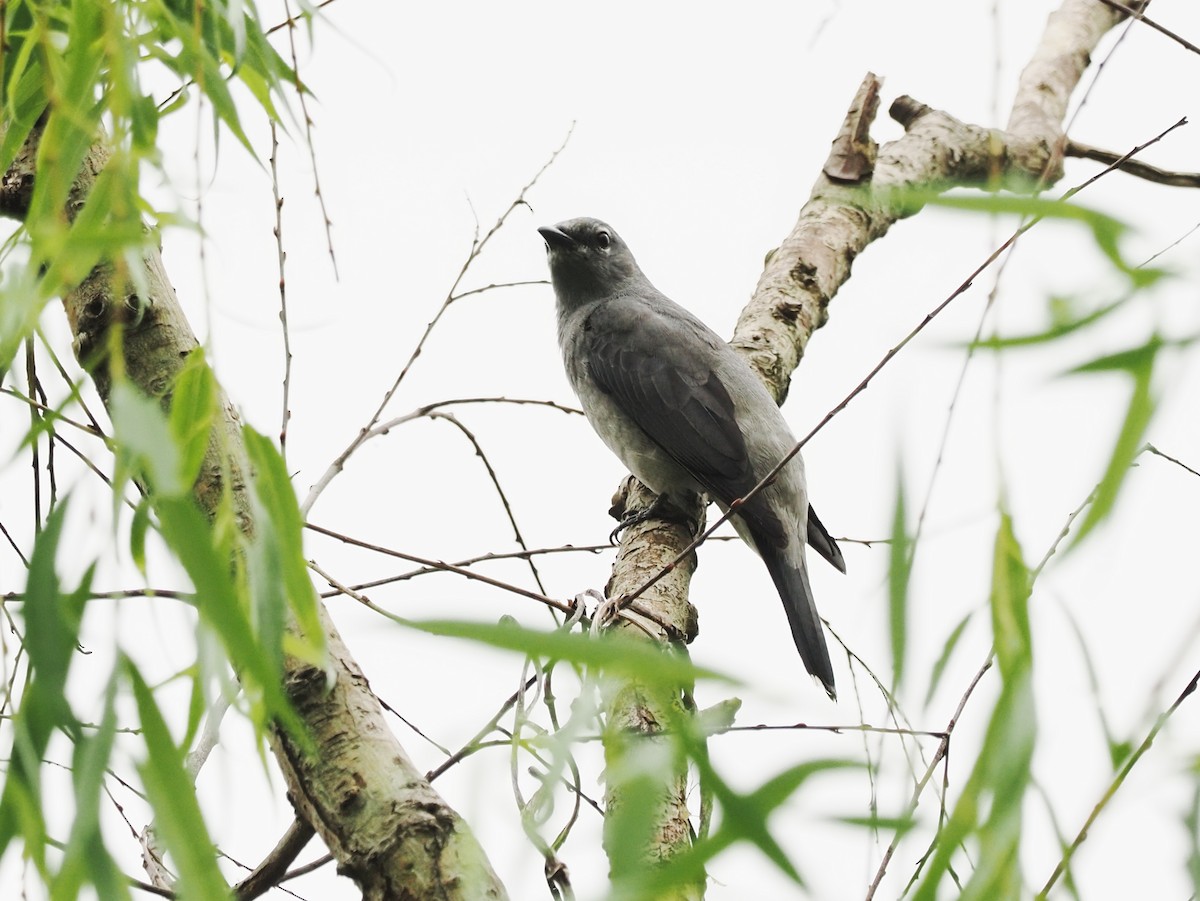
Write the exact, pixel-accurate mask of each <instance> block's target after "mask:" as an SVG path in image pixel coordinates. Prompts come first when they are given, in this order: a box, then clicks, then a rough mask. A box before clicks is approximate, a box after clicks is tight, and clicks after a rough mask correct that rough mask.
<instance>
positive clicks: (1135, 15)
mask: <svg viewBox="0 0 1200 901" xmlns="http://www.w3.org/2000/svg"><path fill="white" fill-rule="evenodd" d="M1100 2H1101V3H1103V4H1104V5H1105V6H1109V7H1112V8H1113V9H1116V10H1120V11H1121V12H1123V13H1125V15H1127V16H1129V17H1130V18H1131V19H1137V20H1138V21H1139V22H1141V23H1142V24H1143V25H1149V26H1150V27H1151V28H1153V29H1154V30H1155V31H1157V32H1158V33H1159V34H1162V35H1165V36H1166V37H1169V38H1170V39H1171V40H1173V41H1174V42H1175V43H1177V44H1179V45H1180V46H1181V47H1186V48H1187V49H1188V50H1191V51H1192V53H1200V47H1197V46H1196V45H1195V44H1193V43H1192V42H1191V41H1189V40H1188V39H1187V38H1185V37H1183V36H1182V35H1178V34H1176V33H1175V32H1173V31H1171V30H1170V29H1169V28H1164V27H1163V26H1162V25H1159V24H1158V23H1157V22H1155V21H1154V20H1153V19H1150V18H1147V17H1146V15H1145V14H1144V13H1143V12H1142V11H1141V10H1140V9H1135V8H1134V7H1132V6H1127V5H1126V4H1124V3H1118V2H1117V0H1100Z"/></svg>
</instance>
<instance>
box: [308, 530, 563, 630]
mask: <svg viewBox="0 0 1200 901" xmlns="http://www.w3.org/2000/svg"><path fill="white" fill-rule="evenodd" d="M304 527H305V528H306V529H311V530H312V531H314V532H318V533H320V534H321V535H327V536H329V537H330V538H336V539H337V540H338V541H341V542H342V543H344V544H352V545H354V546H355V547H361V548H365V549H367V550H369V551H375V552H376V553H377V554H386V555H387V556H389V557H398V558H399V559H401V560H408V561H409V562H410V563H419V564H420V565H422V566H430V567H433V568H434V569H440V570H442V571H444V572H449V573H456V574H458V575H460V576H463V577H464V578H467V579H472V580H474V581H476V582H483V583H484V584H485V585H491V586H492V587H493V588H501V589H503V590H504V591H509V592H512V593H513V594H519V595H521V596H522V597H527V598H531V599H532V600H535V601H538V602H539V603H542V604H545V605H546V606H547V607H553V608H554V609H555V610H559V611H561V612H563V613H565V614H567V615H568V616H569V615H570V614H571V613H572V612H573V610H574V609H575V608H574V607H573V606H572V605H571V604H566V603H563V602H562V601H558V600H555V599H554V598H551V597H546V595H544V594H538V593H537V592H536V591H529V590H528V589H525V588H521V587H520V586H519V585H512V584H510V583H508V582H502V581H500V580H499V579H493V578H491V577H490V576H485V575H482V574H480V573H477V572H473V571H472V570H469V569H465V568H463V567H461V566H455V565H454V564H453V563H446V562H444V561H441V560H430V559H429V558H427V557H418V556H416V555H415V554H406V553H405V552H404V551H397V550H395V549H393V548H387V547H383V546H382V545H378V544H371V543H370V542H369V541H362V540H360V539H358V538H352V537H350V536H349V535H345V534H343V533H341V532H335V531H334V530H333V529H326V528H324V527H323V526H318V525H315V524H313V523H311V522H309V523H305V524H304ZM309 565H310V566H312V565H314V564H312V563H310V564H309ZM322 576H323V577H324V574H322ZM330 584H333V583H330ZM343 590H344V591H345V592H347V593H350V594H351V595H352V596H356V595H355V594H354V592H352V591H351V590H350V589H349V588H345V589H343ZM372 608H373V609H376V610H378V611H379V612H381V613H385V614H387V611H385V610H383V609H382V608H379V607H376V606H375V605H374V604H372ZM387 615H389V616H392V615H393V614H387Z"/></svg>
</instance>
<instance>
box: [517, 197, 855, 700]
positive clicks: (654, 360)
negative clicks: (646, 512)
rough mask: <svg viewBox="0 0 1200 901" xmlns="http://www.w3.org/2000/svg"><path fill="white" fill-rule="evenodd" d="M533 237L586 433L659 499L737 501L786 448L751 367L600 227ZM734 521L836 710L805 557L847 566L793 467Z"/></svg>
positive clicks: (576, 226)
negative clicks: (542, 246)
mask: <svg viewBox="0 0 1200 901" xmlns="http://www.w3.org/2000/svg"><path fill="white" fill-rule="evenodd" d="M538 231H539V232H540V233H541V235H542V237H543V238H545V240H546V251H547V256H548V259H549V263H550V275H551V280H552V282H553V283H554V293H555V296H556V298H557V301H558V303H557V306H558V342H559V345H560V346H561V348H562V353H563V362H564V363H565V365H566V369H567V378H568V379H569V380H570V382H571V386H572V387H573V388H574V389H575V393H576V394H577V395H579V400H580V403H581V404H582V405H583V411H584V413H586V414H587V418H588V421H589V422H591V424H592V428H594V429H595V430H596V432H597V434H599V436H600V437H601V438H602V439H603V441H604V443H605V444H607V445H608V447H609V449H611V450H612V451H613V452H614V453H615V454H616V455H617V456H618V457H620V458H621V461H622V462H623V463H624V464H625V465H626V466H627V467H629V469H630V471H631V472H632V473H633V474H634V475H635V476H637V477H638V478H639V479H641V480H642V481H643V482H644V483H645V484H646V486H647V487H649V488H650V489H651V490H652V491H654V492H655V493H657V494H658V495H659V496H660V501H662V500H663V499H667V500H669V499H670V498H676V499H677V500H680V501H682V500H683V499H684V498H685V497H686V496H688V495H692V494H699V495H704V496H706V497H707V498H708V499H709V500H710V501H715V502H716V503H717V504H718V505H719V506H720V507H721V509H722V510H728V509H729V507H730V506H731V505H733V504H734V503H735V502H736V501H739V500H743V499H745V498H746V495H747V494H749V493H750V491H751V489H753V488H754V486H755V485H757V484H758V483H759V482H760V481H761V480H762V479H763V478H764V477H765V476H766V475H767V474H768V473H770V472H771V470H772V469H773V468H774V467H775V466H776V465H777V464H778V463H779V462H780V461H781V460H782V459H783V458H784V457H785V456H786V455H787V453H788V452H789V451H790V450H791V449H792V448H793V447H794V446H795V443H796V441H795V439H794V438H793V437H792V433H791V430H790V429H789V428H788V426H787V423H786V422H785V421H784V418H783V415H782V414H781V413H780V412H779V407H778V406H776V404H775V401H774V400H772V398H771V395H770V394H768V393H767V389H766V388H765V387H764V386H763V384H762V382H761V381H759V379H758V376H756V375H755V374H754V372H753V371H752V370H751V369H750V366H749V364H748V363H747V362H746V361H745V360H744V359H742V357H741V356H740V355H739V354H738V353H737V352H736V351H734V350H733V348H731V347H730V346H729V345H728V344H727V343H726V342H725V341H723V340H721V338H720V337H718V336H717V334H716V333H715V332H713V331H712V329H710V328H709V327H708V326H706V325H705V324H704V323H703V322H701V321H700V320H699V319H697V318H696V317H695V316H693V315H692V314H691V313H689V312H688V311H687V310H685V309H684V308H683V307H681V306H679V305H678V304H677V303H675V302H674V301H672V300H671V299H670V298H668V297H666V296H665V295H663V294H662V293H661V292H659V291H658V290H657V289H656V288H655V287H654V286H653V285H652V284H650V281H649V279H647V278H646V276H645V275H644V274H643V273H642V270H641V269H639V268H638V264H637V262H636V261H635V260H634V258H633V254H632V253H631V252H630V250H629V247H628V246H627V245H626V244H625V242H624V241H622V240H621V238H620V236H619V235H617V233H616V232H615V231H613V229H612V228H611V227H610V226H608V225H606V224H605V223H603V222H600V221H599V220H597V219H586V218H585V219H570V220H568V221H566V222H560V223H559V224H558V225H554V226H546V227H543V228H539V229H538ZM681 509H685V507H682V506H681ZM731 521H732V522H733V525H734V527H735V528H736V529H737V531H738V534H739V535H741V537H742V539H743V540H744V541H745V542H746V543H747V544H748V545H750V547H752V548H754V550H755V551H757V552H758V554H759V556H761V557H762V559H763V562H764V563H766V565H767V570H768V571H769V572H770V574H771V578H772V580H773V581H774V582H775V587H776V588H777V589H778V591H779V596H780V598H781V599H782V600H783V607H784V610H785V611H786V612H787V617H788V622H789V624H790V625H791V628H792V637H793V639H795V642H796V647H797V649H799V651H800V657H801V659H802V660H803V661H804V666H805V668H806V669H807V670H808V671H809V673H811V674H812V675H813V676H815V677H816V678H817V679H819V680H820V682H821V684H822V685H823V686H824V688H825V691H826V692H827V693H828V694H829V697H830V698H836V693H835V690H834V684H833V666H832V664H831V663H830V660H829V650H828V649H827V648H826V646H825V636H824V633H823V632H822V628H821V620H820V618H819V616H818V615H817V608H816V605H815V604H814V603H813V596H812V588H811V587H810V586H809V583H808V570H807V566H806V563H805V559H804V545H805V543H806V542H807V543H809V544H811V545H812V546H813V548H814V549H816V550H817V552H818V553H820V554H821V556H823V557H824V558H825V559H826V560H828V561H829V562H830V563H832V564H833V565H834V566H835V567H837V568H838V569H839V570H841V571H842V572H845V571H846V564H845V561H844V560H843V559H842V554H841V551H840V550H839V549H838V546H837V544H836V543H835V542H834V540H833V538H831V537H830V535H829V533H828V532H827V531H826V530H825V527H824V526H822V525H821V522H820V520H819V519H817V516H816V514H815V513H813V512H812V508H811V507H810V506H809V504H808V492H807V489H806V487H805V482H804V464H803V462H802V461H801V459H800V455H799V454H796V455H795V456H793V457H792V458H791V460H790V461H789V462H788V463H787V464H786V465H785V466H784V467H783V469H782V470H780V472H779V474H778V476H777V477H776V478H775V480H774V481H773V482H771V483H770V484H769V485H767V486H765V487H764V488H763V489H762V490H761V491H759V492H757V493H756V494H754V495H752V496H751V497H750V498H749V499H745V500H744V502H743V503H740V504H739V505H737V507H736V512H735V513H734V515H733V517H732V519H731Z"/></svg>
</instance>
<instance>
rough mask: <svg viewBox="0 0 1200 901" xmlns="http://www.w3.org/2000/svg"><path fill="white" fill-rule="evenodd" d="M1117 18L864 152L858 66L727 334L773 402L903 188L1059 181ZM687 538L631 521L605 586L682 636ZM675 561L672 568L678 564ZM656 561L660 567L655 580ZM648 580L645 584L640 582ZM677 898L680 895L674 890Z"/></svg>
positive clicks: (636, 727)
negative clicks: (805, 189)
mask: <svg viewBox="0 0 1200 901" xmlns="http://www.w3.org/2000/svg"><path fill="white" fill-rule="evenodd" d="M1121 18H1122V14H1121V13H1120V12H1117V11H1114V10H1112V9H1110V8H1108V7H1105V6H1103V5H1101V4H1099V3H1096V2H1094V0H1066V2H1064V3H1063V4H1062V6H1061V7H1060V8H1059V9H1058V10H1057V11H1056V12H1054V13H1053V14H1051V16H1050V19H1049V21H1048V23H1047V26H1046V29H1045V31H1044V33H1043V36H1042V40H1041V43H1040V44H1039V46H1038V48H1037V50H1036V51H1035V53H1034V55H1033V57H1032V58H1031V60H1030V62H1029V64H1028V65H1027V66H1026V68H1025V70H1024V71H1023V72H1022V75H1021V78H1020V83H1019V87H1018V91H1017V96H1016V100H1015V102H1014V105H1013V110H1012V114H1011V116H1010V119H1009V123H1008V127H1007V130H1004V131H1001V130H999V129H992V128H984V127H981V126H974V125H968V124H965V123H962V122H960V121H958V120H957V119H955V118H954V117H953V116H950V115H949V114H947V113H944V112H941V111H938V110H934V109H931V108H930V107H927V106H925V105H923V104H920V103H918V102H917V101H915V100H912V99H911V98H907V97H901V98H900V99H898V100H897V101H896V102H895V103H894V104H893V105H892V108H891V110H890V112H891V115H892V116H893V117H894V118H895V119H896V120H897V121H899V122H900V123H901V124H903V125H904V127H905V134H904V136H903V137H902V138H900V139H898V140H896V141H893V142H891V143H889V144H887V145H885V146H884V147H883V148H881V149H879V150H878V151H876V148H875V145H874V143H873V142H872V141H871V139H870V134H869V129H870V124H871V121H872V119H873V117H874V114H875V110H876V109H877V106H878V96H879V90H880V81H879V79H878V78H876V76H874V75H871V74H868V76H867V77H866V78H865V79H864V81H863V84H862V86H861V88H860V89H859V92H858V94H857V95H856V96H855V98H854V100H853V102H852V103H851V105H850V107H849V110H848V112H847V116H846V119H845V122H844V123H843V126H842V128H841V130H840V131H839V134H838V136H837V137H836V139H835V140H834V142H833V148H832V150H831V153H830V156H829V158H828V160H827V161H826V163H825V165H824V167H823V170H822V172H821V173H820V174H819V175H818V178H817V181H816V184H815V185H814V186H813V189H812V193H811V195H810V197H809V200H808V201H807V202H806V203H805V204H804V206H803V208H802V209H801V211H800V215H799V218H798V220H797V222H796V225H795V226H794V227H793V229H792V231H791V232H790V233H789V234H788V236H787V237H786V238H784V240H783V242H782V244H781V245H780V246H779V248H778V249H777V250H775V251H773V252H772V253H770V254H769V255H768V256H767V260H766V263H765V265H764V269H763V273H762V276H761V277H760V279H759V282H758V286H757V287H756V288H755V291H754V293H753V295H752V296H751V298H750V300H749V302H748V303H747V304H746V306H745V308H744V309H743V311H742V313H741V316H740V317H739V319H738V323H737V326H736V329H735V332H734V337H733V340H732V342H731V343H732V344H733V346H734V347H736V348H737V349H738V350H739V351H740V352H742V353H743V354H745V356H746V358H747V360H748V361H749V362H750V363H751V365H752V366H754V367H755V369H756V370H757V371H758V372H759V374H760V375H761V376H762V377H763V381H764V382H765V383H766V384H767V386H768V388H769V390H771V391H772V393H773V394H774V396H775V397H776V398H777V399H778V400H779V401H780V402H781V403H782V401H783V400H784V399H785V398H786V396H787V393H788V389H789V387H790V381H791V375H792V372H793V371H794V370H795V368H796V366H797V365H798V364H799V362H800V359H801V357H802V356H803V354H804V348H805V346H806V345H807V343H808V340H809V338H810V337H811V336H812V333H813V332H814V331H815V330H816V329H818V328H820V327H821V326H822V325H824V324H825V322H826V320H827V318H828V307H829V303H830V301H831V300H832V298H833V297H834V295H835V294H836V293H837V291H838V289H839V288H840V287H841V286H842V284H844V283H845V282H846V280H847V279H848V278H849V277H850V272H851V266H852V263H853V261H854V259H855V258H856V257H857V256H858V254H859V253H861V252H862V251H863V250H864V249H865V248H866V247H867V246H868V245H869V244H870V243H871V242H872V241H874V240H876V239H878V238H880V237H882V236H883V235H885V234H886V233H887V231H888V229H889V228H890V227H891V225H892V224H893V223H895V222H896V221H897V220H898V219H900V218H901V217H903V216H906V215H911V214H912V212H913V211H914V209H913V204H912V201H911V198H912V197H913V196H914V195H915V194H917V193H918V192H922V193H927V192H929V191H944V190H947V189H949V188H951V187H955V186H964V185H970V186H977V187H986V188H993V189H994V188H999V187H1005V188H1009V189H1018V190H1019V189H1024V190H1030V189H1033V188H1034V187H1037V188H1041V187H1045V186H1046V185H1047V184H1050V183H1052V182H1054V181H1055V180H1057V179H1058V178H1059V177H1060V176H1061V173H1062V149H1063V145H1064V143H1065V136H1064V133H1063V120H1064V117H1065V114H1066V110H1067V105H1068V103H1069V100H1070V97H1071V93H1072V92H1073V90H1074V89H1075V87H1076V86H1077V84H1078V82H1079V79H1080V77H1081V75H1082V74H1083V72H1084V70H1085V69H1086V68H1087V66H1088V65H1089V63H1090V59H1091V53H1092V51H1093V50H1094V49H1095V47H1096V45H1097V43H1098V42H1099V40H1100V39H1101V38H1102V37H1103V36H1104V34H1105V33H1106V32H1107V31H1108V30H1110V29H1111V28H1112V27H1113V26H1114V25H1116V24H1117V22H1119V21H1120V20H1121ZM639 488H640V486H639ZM622 494H623V499H624V501H625V502H624V503H619V504H618V507H620V508H622V509H627V508H631V507H632V508H637V507H638V506H640V502H638V501H637V500H636V499H635V498H634V497H633V495H632V494H631V493H630V490H629V488H628V486H624V487H623V489H622ZM666 525H667V526H669V524H666ZM691 538H692V536H691V535H690V534H688V531H687V530H686V529H683V528H678V527H674V528H670V527H665V526H664V524H663V523H661V522H657V521H653V520H652V521H650V522H647V523H644V524H643V525H641V526H639V527H638V528H636V529H631V530H630V531H629V532H627V533H626V534H625V536H624V539H623V541H622V543H621V553H620V555H619V556H618V559H617V561H616V563H615V564H614V568H613V576H612V580H611V581H610V583H609V597H620V596H626V597H628V596H629V595H630V594H631V593H638V592H640V599H641V601H642V602H644V601H645V598H646V597H647V596H648V595H649V594H650V593H651V592H652V591H653V592H654V593H655V594H659V593H661V594H662V595H665V596H666V597H669V598H671V607H670V610H673V611H674V612H673V613H671V612H670V611H663V616H664V617H668V616H673V617H674V618H673V619H670V618H664V619H663V620H662V621H663V622H667V623H672V624H674V627H675V633H676V634H678V635H680V636H685V639H684V640H686V641H690V640H691V638H692V636H693V635H694V634H695V632H696V628H695V624H696V614H695V611H694V610H693V608H692V607H691V605H690V604H688V603H687V589H688V583H689V580H690V575H691V572H692V570H693V568H694V557H693V556H691V555H688V556H681V555H683V554H684V553H685V551H686V549H687V548H688V545H689V542H690V540H691ZM684 561H686V563H687V565H686V566H683V565H679V564H680V563H682V562H684ZM664 565H666V566H667V567H668V570H669V571H668V572H667V573H666V574H665V575H662V572H661V571H662V568H663V566H664ZM648 579H654V580H656V581H655V584H654V585H653V587H652V588H650V589H648V590H646V589H645V588H644V586H645V585H646V582H647V580H648ZM678 699H679V695H675V696H674V697H673V698H669V699H665V700H664V698H663V697H662V690H661V687H660V689H659V696H658V697H646V696H643V694H642V693H641V692H640V690H639V686H636V685H631V686H628V689H627V690H625V691H621V692H618V693H616V695H615V696H614V697H613V698H612V699H611V702H610V705H609V707H608V714H609V723H610V727H612V726H620V727H623V728H624V729H625V730H627V731H629V732H638V731H642V732H645V731H654V730H656V729H661V725H662V722H663V720H662V719H661V717H660V716H659V715H658V714H656V707H657V706H659V705H661V704H663V703H676V702H677V701H678ZM619 741H620V738H619V733H614V734H613V736H612V737H610V738H609V739H607V740H606V750H607V749H617V748H619V745H618V742H619ZM609 757H610V759H611V757H612V754H611V751H610V753H609ZM685 776H686V773H685V772H684V771H682V769H681V770H679V771H677V772H676V773H675V774H674V776H673V777H672V779H671V780H670V781H669V782H668V783H667V784H665V785H664V786H663V789H662V799H663V807H662V811H661V816H660V820H659V823H660V828H659V836H660V838H661V842H660V843H656V844H655V846H654V847H653V848H651V849H650V850H649V852H648V854H647V857H648V858H649V859H654V858H655V857H660V858H665V857H669V856H671V855H672V854H674V853H677V852H678V851H680V850H683V849H684V848H686V847H687V846H688V845H689V844H690V838H689V836H688V834H687V833H686V832H685V831H684V830H683V829H682V828H679V824H683V823H686V822H687V819H688V812H687V809H686V805H685V804H682V803H681V804H676V803H675V800H676V798H677V794H676V792H677V788H678V785H679V784H680V780H681V779H682V778H684V777H685ZM623 790H624V788H623V786H622V785H621V783H620V782H619V781H616V780H612V779H611V778H610V779H609V781H608V783H607V802H608V806H609V809H610V811H611V810H612V809H615V806H616V805H619V804H620V803H621V800H622V799H621V792H622V791H623ZM615 865H616V864H615V862H614V866H615ZM702 890H703V887H702V886H697V887H696V891H698V892H700V893H702ZM681 897H688V895H686V894H682V893H681Z"/></svg>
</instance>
